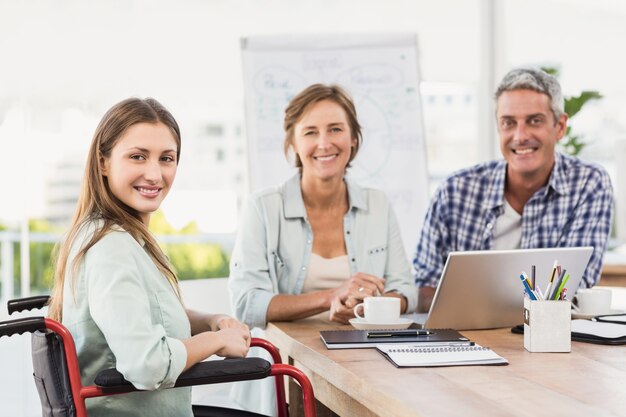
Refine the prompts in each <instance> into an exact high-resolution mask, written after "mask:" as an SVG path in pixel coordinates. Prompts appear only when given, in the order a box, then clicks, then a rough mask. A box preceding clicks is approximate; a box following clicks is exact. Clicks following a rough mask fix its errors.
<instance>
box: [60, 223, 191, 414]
mask: <svg viewBox="0 0 626 417" xmlns="http://www.w3.org/2000/svg"><path fill="white" fill-rule="evenodd" d="M94 229H95V226H94V224H93V223H91V224H88V225H87V226H85V227H84V228H83V230H82V232H81V234H80V235H79V237H78V239H77V240H76V243H75V244H74V246H73V247H72V250H71V252H70V257H69V261H68V268H67V269H68V273H67V274H66V279H65V287H64V294H63V324H64V325H65V326H66V327H67V328H68V329H69V330H70V332H71V333H72V336H73V337H74V340H75V342H76V350H77V353H78V361H79V364H80V369H81V378H82V382H83V384H85V385H91V384H93V381H94V378H95V376H96V374H97V373H98V372H99V371H101V370H103V369H107V368H117V370H118V371H120V372H121V373H122V374H123V375H124V377H125V378H126V379H127V380H128V381H130V382H131V383H132V384H133V385H134V386H135V387H136V388H139V389H141V390H148V391H149V392H138V393H130V394H121V395H113V396H108V397H100V398H94V399H89V400H87V410H88V413H89V416H90V417H98V416H116V417H123V416H146V417H148V416H149V417H157V416H163V417H165V416H167V417H171V416H189V417H191V416H192V415H193V413H192V411H191V389H190V388H174V389H167V390H163V389H164V388H168V387H171V386H173V385H174V382H175V381H176V379H177V378H178V376H179V375H180V373H181V372H182V371H183V368H184V366H185V363H186V361H187V351H186V349H185V346H184V345H183V343H182V342H181V339H184V338H188V337H190V335H191V328H190V324H189V319H188V317H187V314H186V312H185V309H184V308H183V306H182V304H181V302H180V301H179V299H178V298H177V296H176V294H175V292H174V290H173V288H172V287H171V285H170V283H169V282H168V281H167V279H166V278H165V277H164V276H163V275H162V274H161V272H160V271H159V270H158V268H157V267H156V265H155V264H154V262H153V261H152V259H151V258H150V256H149V255H148V253H147V252H146V251H145V250H144V248H143V247H142V245H141V244H139V243H138V242H137V241H136V240H135V239H133V238H132V237H131V236H130V235H129V234H128V233H127V232H125V231H123V230H121V229H119V230H115V231H111V232H110V233H108V234H107V235H106V236H105V237H103V238H102V239H101V240H100V241H99V242H97V243H96V244H95V245H94V246H93V247H91V248H90V249H89V250H88V251H87V253H86V255H85V257H84V258H83V261H82V262H81V264H80V266H79V268H78V270H77V276H76V277H75V280H74V281H72V277H71V276H70V274H69V271H71V265H72V260H73V259H74V257H75V256H76V253H77V252H78V250H79V249H80V247H82V246H83V245H84V244H85V243H86V242H87V241H88V240H89V238H90V237H91V236H92V233H93V231H94ZM72 282H74V285H72ZM73 289H74V290H75V291H73Z"/></svg>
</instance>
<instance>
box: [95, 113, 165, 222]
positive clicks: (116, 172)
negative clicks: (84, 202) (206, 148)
mask: <svg viewBox="0 0 626 417" xmlns="http://www.w3.org/2000/svg"><path fill="white" fill-rule="evenodd" d="M176 151H177V143H176V139H175V138H174V135H173V134H172V132H171V130H170V129H169V128H168V127H167V126H166V125H164V124H163V123H154V124H153V123H138V124H135V125H133V126H131V127H129V128H128V129H127V130H126V131H125V132H124V134H123V135H122V136H121V137H120V139H119V140H118V141H117V143H116V144H115V146H114V147H113V149H112V150H111V154H110V155H109V156H108V157H105V158H103V160H102V170H103V175H104V176H105V177H106V180H107V182H108V185H109V189H110V190H111V192H112V193H113V195H114V196H115V197H117V198H118V199H119V200H120V201H121V202H123V203H124V204H126V205H127V206H129V207H130V208H132V209H134V210H136V211H137V212H138V213H139V215H140V217H141V219H142V221H143V222H144V224H145V225H148V223H149V222H150V215H151V214H152V213H154V212H155V211H156V210H157V209H158V208H159V206H160V205H161V202H162V201H163V199H164V198H165V196H166V195H167V193H168V192H169V190H170V187H171V186H172V183H173V182H174V177H175V176H176V167H177V165H176V162H177V161H176Z"/></svg>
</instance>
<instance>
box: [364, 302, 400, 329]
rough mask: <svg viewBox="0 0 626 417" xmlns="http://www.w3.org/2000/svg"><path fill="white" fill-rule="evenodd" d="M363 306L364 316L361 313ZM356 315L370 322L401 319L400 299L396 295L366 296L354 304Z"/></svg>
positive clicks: (383, 322) (393, 321)
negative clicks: (360, 301)
mask: <svg viewBox="0 0 626 417" xmlns="http://www.w3.org/2000/svg"><path fill="white" fill-rule="evenodd" d="M359 308H363V316H361V315H360V314H359ZM354 315H355V316H357V317H358V318H360V319H363V320H365V321H367V322H370V323H380V324H392V323H396V322H397V321H398V319H400V299H399V298H396V297H365V299H364V300H363V302H362V303H360V304H357V305H356V306H354Z"/></svg>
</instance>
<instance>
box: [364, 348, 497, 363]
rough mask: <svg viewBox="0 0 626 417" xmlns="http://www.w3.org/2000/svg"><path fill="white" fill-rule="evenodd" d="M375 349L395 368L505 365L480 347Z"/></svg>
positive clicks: (490, 351)
mask: <svg viewBox="0 0 626 417" xmlns="http://www.w3.org/2000/svg"><path fill="white" fill-rule="evenodd" d="M376 349H378V351H379V352H380V353H382V354H383V356H384V357H385V358H387V359H389V360H390V361H391V363H393V364H394V365H395V366H397V367H399V368H401V367H407V366H460V365H507V364H508V363H509V362H508V361H507V360H506V359H504V358H503V357H502V356H500V355H498V354H497V353H495V352H494V351H493V350H491V349H489V348H487V347H482V346H480V345H473V346H447V347H422V346H415V345H398V344H389V345H378V346H376Z"/></svg>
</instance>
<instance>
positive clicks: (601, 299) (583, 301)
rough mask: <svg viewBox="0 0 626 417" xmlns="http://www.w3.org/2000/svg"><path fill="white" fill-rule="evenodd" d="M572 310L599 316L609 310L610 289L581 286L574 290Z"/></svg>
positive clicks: (607, 312)
mask: <svg viewBox="0 0 626 417" xmlns="http://www.w3.org/2000/svg"><path fill="white" fill-rule="evenodd" d="M573 305H574V310H575V311H576V312H577V313H579V314H584V315H589V316H599V315H602V314H609V313H610V312H611V290H607V289H602V288H582V289H580V290H578V291H576V296H575V297H574V304H573Z"/></svg>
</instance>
